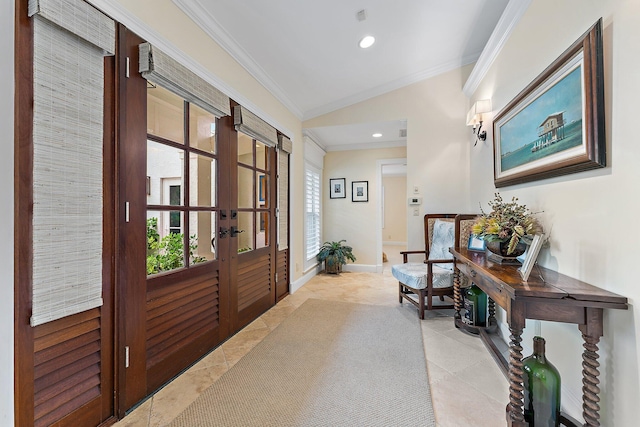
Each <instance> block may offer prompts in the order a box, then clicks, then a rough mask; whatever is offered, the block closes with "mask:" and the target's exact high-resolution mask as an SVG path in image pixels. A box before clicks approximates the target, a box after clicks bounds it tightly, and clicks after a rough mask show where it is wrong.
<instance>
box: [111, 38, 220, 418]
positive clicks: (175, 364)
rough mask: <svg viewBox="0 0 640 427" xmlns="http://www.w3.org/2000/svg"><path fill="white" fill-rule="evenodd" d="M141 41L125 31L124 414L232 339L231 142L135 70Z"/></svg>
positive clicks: (207, 117)
mask: <svg viewBox="0 0 640 427" xmlns="http://www.w3.org/2000/svg"><path fill="white" fill-rule="evenodd" d="M142 42H143V40H142V39H141V38H139V37H138V36H136V35H134V34H132V33H130V32H129V31H127V30H126V29H124V28H122V29H121V32H120V47H121V52H123V54H122V55H121V65H122V67H121V70H120V72H121V80H120V102H119V106H120V110H119V111H120V117H119V120H120V121H119V123H120V135H119V140H118V143H119V148H120V150H119V152H120V169H119V171H118V176H119V178H120V181H119V188H120V193H119V194H120V198H119V207H118V209H119V212H120V221H119V224H120V230H119V241H120V250H121V251H120V253H119V255H118V260H119V266H118V271H119V273H120V276H119V277H118V287H119V288H118V289H119V291H120V292H119V294H120V307H121V310H120V312H119V313H118V318H119V319H120V320H121V323H120V332H121V339H120V343H119V346H118V355H119V358H120V361H119V364H118V367H119V372H120V375H119V378H120V387H119V390H118V394H119V396H120V399H121V400H120V402H121V403H120V405H119V415H120V416H122V415H123V414H124V412H125V411H126V410H128V409H129V408H131V407H132V406H133V405H135V404H136V403H137V402H139V401H140V400H141V399H143V398H144V397H145V396H147V395H148V394H150V393H152V392H153V391H155V390H157V389H158V388H159V387H160V386H162V385H163V384H164V383H166V382H167V381H169V380H171V379H172V378H173V377H174V376H176V375H177V374H179V373H180V372H181V371H182V370H184V369H185V368H187V367H188V366H189V365H190V364H191V363H193V362H195V361H196V360H197V359H198V358H200V357H202V356H203V355H205V354H206V353H207V352H208V351H210V350H211V349H213V348H214V347H215V346H216V345H217V344H219V343H221V342H222V341H223V340H224V339H225V338H227V337H228V335H229V303H228V301H229V274H230V269H229V265H230V257H229V255H228V254H229V251H230V245H229V239H221V238H220V236H219V234H220V233H219V229H220V228H221V227H223V225H224V224H226V223H227V222H228V218H229V214H230V206H229V203H230V202H229V190H230V181H229V167H230V166H229V162H228V159H229V158H230V154H229V149H230V147H229V144H228V142H226V141H227V140H228V139H229V135H226V134H225V133H224V131H223V130H222V131H221V130H220V128H222V129H224V126H219V120H216V119H215V117H213V116H212V115H211V114H209V113H207V112H206V111H204V110H202V109H200V108H199V107H196V106H195V105H191V104H189V103H187V102H185V101H184V100H182V99H180V98H179V97H178V96H176V95H174V94H172V93H171V92H169V91H168V90H166V89H164V88H162V87H161V86H159V85H157V84H155V83H154V82H148V81H147V80H145V79H143V78H142V76H141V75H140V74H139V73H138V72H136V71H135V70H138V45H139V44H140V43H142ZM127 63H128V65H127ZM127 66H128V67H129V69H128V70H129V76H128V77H126V74H127V69H126V67H127ZM222 120H224V119H222Z"/></svg>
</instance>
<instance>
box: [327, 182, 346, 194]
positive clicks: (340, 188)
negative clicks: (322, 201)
mask: <svg viewBox="0 0 640 427" xmlns="http://www.w3.org/2000/svg"><path fill="white" fill-rule="evenodd" d="M345 185H346V181H345V179H344V178H332V179H330V180H329V198H331V199H344V198H346V197H347V192H346V191H345V189H344V187H345Z"/></svg>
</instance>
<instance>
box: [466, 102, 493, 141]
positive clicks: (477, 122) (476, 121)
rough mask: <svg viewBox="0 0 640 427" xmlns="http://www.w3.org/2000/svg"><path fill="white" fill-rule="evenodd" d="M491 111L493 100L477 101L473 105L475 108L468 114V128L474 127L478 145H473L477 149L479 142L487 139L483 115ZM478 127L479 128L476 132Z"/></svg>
mask: <svg viewBox="0 0 640 427" xmlns="http://www.w3.org/2000/svg"><path fill="white" fill-rule="evenodd" d="M490 111H491V100H490V99H483V100H482V101H476V102H474V103H473V106H472V107H471V109H470V110H469V112H468V113H467V126H473V130H472V132H473V134H474V135H475V136H476V143H475V144H473V146H474V147H475V146H476V145H478V140H482V141H486V139H487V131H484V130H483V131H482V132H481V130H482V119H483V117H482V114H484V113H488V112H490ZM476 127H477V128H478V129H477V130H476Z"/></svg>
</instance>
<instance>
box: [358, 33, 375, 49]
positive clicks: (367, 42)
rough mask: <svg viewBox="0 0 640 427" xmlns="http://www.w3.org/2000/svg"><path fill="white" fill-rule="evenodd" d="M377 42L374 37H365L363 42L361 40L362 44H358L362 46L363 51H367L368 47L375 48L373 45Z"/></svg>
mask: <svg viewBox="0 0 640 427" xmlns="http://www.w3.org/2000/svg"><path fill="white" fill-rule="evenodd" d="M375 42H376V38H375V37H373V36H364V37H363V38H362V40H360V43H358V46H360V47H361V48H363V49H366V48H368V47H371V46H373V44H374V43H375Z"/></svg>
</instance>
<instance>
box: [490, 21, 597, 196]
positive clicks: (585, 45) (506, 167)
mask: <svg viewBox="0 0 640 427" xmlns="http://www.w3.org/2000/svg"><path fill="white" fill-rule="evenodd" d="M604 126H605V123H604V77H603V61H602V21H601V20H599V21H598V22H596V23H595V24H594V25H593V26H592V27H591V28H590V29H589V31H587V32H586V33H585V34H584V35H583V36H582V37H581V38H580V39H579V40H577V41H576V42H575V43H574V44H573V45H572V46H571V47H570V48H569V49H567V50H566V51H565V52H564V53H563V54H562V55H561V56H560V57H559V58H558V59H556V60H555V62H554V63H553V64H551V65H550V66H549V67H548V68H547V69H546V70H544V71H543V72H542V74H540V75H539V76H538V77H537V78H536V79H535V80H534V81H533V82H531V83H530V84H529V86H527V87H526V88H525V89H524V90H523V91H522V92H520V94H518V96H516V97H515V98H514V99H513V100H512V101H511V102H510V103H509V104H507V106H506V107H505V108H504V109H503V110H502V111H500V112H499V113H498V114H497V115H496V117H495V119H494V122H493V135H494V142H493V161H494V183H495V186H496V187H504V186H507V185H514V184H520V183H523V182H530V181H536V180H539V179H545V178H551V177H554V176H560V175H566V174H570V173H575V172H581V171H585V170H589V169H595V168H602V167H604V166H606V157H607V156H606V142H605V128H604Z"/></svg>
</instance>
